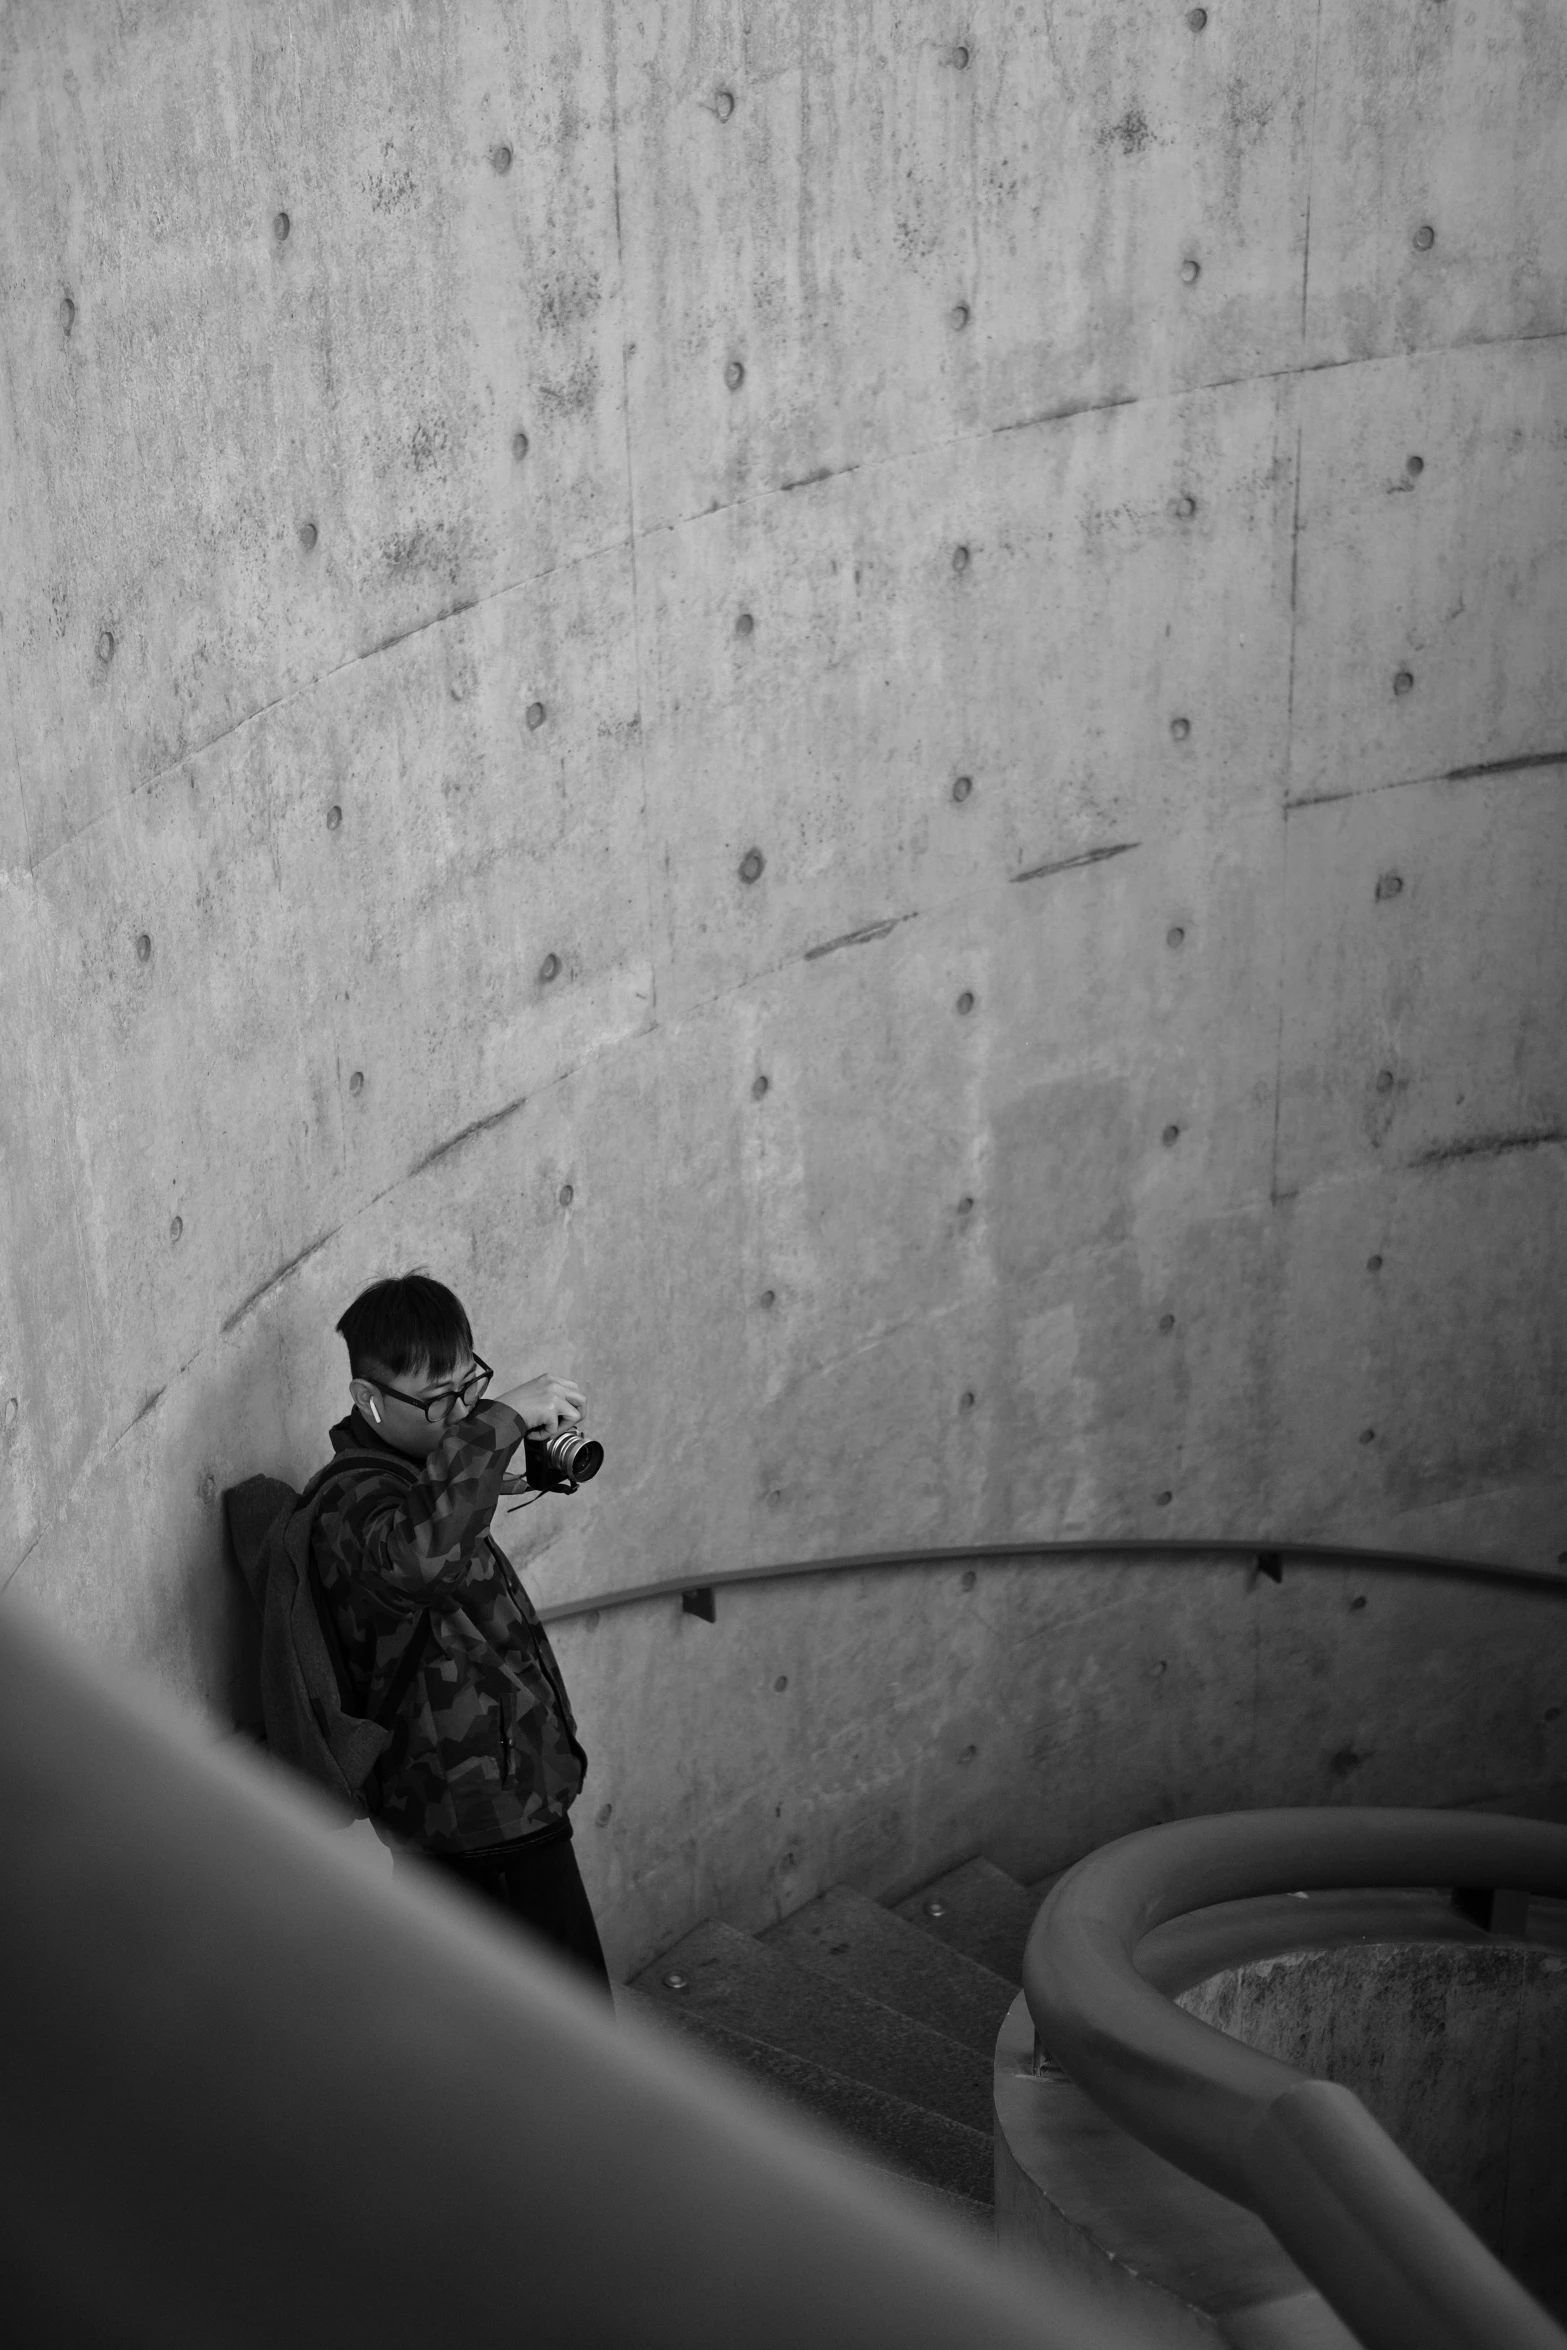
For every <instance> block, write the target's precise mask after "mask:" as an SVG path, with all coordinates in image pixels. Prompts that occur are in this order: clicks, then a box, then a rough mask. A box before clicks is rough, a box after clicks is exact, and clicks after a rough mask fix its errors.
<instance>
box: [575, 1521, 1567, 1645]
mask: <svg viewBox="0 0 1567 2350" xmlns="http://www.w3.org/2000/svg"><path fill="white" fill-rule="evenodd" d="M1078 1558H1116V1559H1125V1558H1175V1559H1185V1558H1244V1559H1250V1560H1251V1561H1252V1562H1253V1564H1254V1566H1255V1567H1256V1568H1257V1570H1258V1571H1259V1572H1260V1573H1262V1574H1264V1575H1266V1576H1268V1577H1269V1579H1270V1580H1271V1581H1274V1582H1278V1581H1280V1580H1281V1579H1282V1575H1283V1569H1284V1564H1285V1562H1286V1561H1293V1562H1294V1563H1296V1564H1298V1565H1303V1566H1337V1567H1344V1566H1349V1567H1364V1568H1367V1569H1369V1570H1372V1571H1385V1572H1390V1573H1395V1574H1396V1573H1400V1572H1402V1573H1406V1574H1409V1573H1413V1574H1437V1575H1453V1576H1457V1577H1458V1578H1459V1579H1460V1580H1467V1581H1470V1582H1484V1583H1510V1584H1517V1585H1522V1586H1524V1587H1526V1588H1528V1589H1530V1590H1537V1591H1553V1592H1558V1593H1567V1575H1564V1574H1558V1573H1557V1572H1556V1571H1555V1569H1554V1568H1551V1567H1521V1566H1514V1565H1508V1564H1503V1563H1500V1562H1498V1563H1496V1564H1494V1565H1493V1564H1491V1563H1490V1562H1488V1561H1486V1560H1483V1559H1460V1558H1450V1557H1446V1556H1444V1555H1443V1554H1442V1553H1441V1552H1429V1551H1415V1550H1361V1549H1357V1548H1355V1547H1354V1546H1352V1545H1351V1544H1347V1543H1336V1542H1287V1541H1281V1540H1278V1539H1276V1538H1275V1537H1274V1536H1272V1535H1262V1536H1259V1537H1258V1538H1257V1540H1255V1541H1237V1540H1235V1539H1234V1538H1232V1537H1228V1536H1226V1537H1224V1538H1223V1539H1221V1540H1215V1541H1211V1542H1203V1541H1195V1540H1188V1539H1186V1538H1184V1537H1182V1538H1180V1539H1176V1540H1170V1541H1156V1540H1149V1539H1146V1538H1144V1537H1140V1536H1139V1537H1131V1536H1128V1537H1127V1538H1125V1539H1124V1540H1120V1541H1117V1540H1114V1539H1112V1538H1108V1537H1105V1536H1094V1537H1092V1538H1088V1539H1085V1540H1083V1541H1079V1542H1072V1541H1066V1542H1056V1541H1050V1542H1044V1541H1041V1542H960V1543H948V1544H945V1545H939V1546H936V1547H932V1548H927V1549H922V1550H867V1551H855V1552H850V1553H848V1554H846V1555H845V1556H843V1557H834V1558H820V1559H793V1560H787V1561H781V1562H780V1563H778V1564H777V1565H773V1566H760V1567H702V1568H693V1569H691V1570H690V1571H689V1572H688V1573H686V1574H684V1575H682V1576H680V1577H678V1578H666V1579H665V1580H663V1581H660V1582H656V1583H628V1584H625V1585H623V1586H622V1587H621V1588H620V1589H618V1590H615V1591H600V1592H596V1593H589V1594H585V1595H584V1596H583V1597H582V1598H580V1599H560V1600H554V1601H552V1602H551V1603H550V1604H549V1605H548V1606H547V1607H541V1608H540V1609H539V1616H540V1619H541V1621H542V1622H544V1623H546V1624H559V1623H564V1622H565V1621H566V1620H567V1619H568V1618H569V1617H572V1616H590V1615H597V1614H599V1613H601V1612H602V1611H604V1610H607V1609H609V1608H617V1607H635V1606H638V1605H640V1604H641V1603H642V1602H644V1601H646V1600H655V1599H678V1600H681V1601H683V1602H687V1603H689V1602H691V1601H693V1600H696V1599H698V1598H700V1597H704V1596H705V1597H706V1598H707V1599H708V1601H709V1606H706V1607H702V1606H696V1607H690V1609H689V1612H690V1613H692V1614H703V1615H707V1614H709V1613H710V1602H711V1595H712V1594H713V1593H714V1592H716V1591H720V1590H723V1589H725V1588H727V1587H728V1586H729V1585H731V1584H735V1583H782V1582H789V1581H792V1580H793V1579H794V1578H795V1577H796V1576H804V1575H848V1574H853V1573H857V1572H859V1571H861V1570H865V1569H870V1568H888V1567H951V1566H960V1565H962V1564H963V1562H964V1561H965V1560H976V1561H984V1560H990V1559H1078Z"/></svg>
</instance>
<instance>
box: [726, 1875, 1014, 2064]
mask: <svg viewBox="0 0 1567 2350" xmlns="http://www.w3.org/2000/svg"><path fill="white" fill-rule="evenodd" d="M757 1940H758V1941H759V1942H761V1943H762V1944H763V1946H764V1947H765V1948H766V1949H768V1950H776V1951H779V1952H780V1953H781V1954H782V1955H783V1956H784V1957H785V1958H788V1959H790V1960H792V1961H793V1963H794V1964H795V1965H796V1966H798V1967H804V1968H806V1969H807V1970H808V1971H809V1972H810V1973H811V1974H813V1975H819V1976H820V1977H821V1978H822V1980H823V1981H824V1982H832V1983H847V1984H848V1985H849V1986H850V1987H851V1989H853V1990H856V1991H863V1992H865V1993H866V1994H867V1996H868V1997H870V1998H872V1999H879V2000H880V2001H881V2003H882V2005H883V2006H884V2007H892V2008H896V2009H897V2011H898V2013H899V2014H900V2015H906V2016H912V2017H913V2019H914V2021H915V2022H916V2023H921V2024H927V2025H929V2027H930V2029H931V2030H932V2031H933V2032H940V2033H942V2034H943V2035H944V2036H945V2037H946V2038H947V2039H949V2040H957V2041H959V2042H960V2043H961V2044H962V2046H963V2047H965V2048H972V2049H974V2050H975V2051H976V2053H977V2054H979V2055H980V2056H983V2057H984V2058H985V2060H986V2062H987V2063H989V2062H990V2060H991V2059H992V2057H993V2056H994V2053H995V2046H996V2034H997V2032H998V2031H999V2030H1000V2029H1001V2024H1002V2019H1003V2017H1004V2016H1005V2015H1006V2012H1007V2009H1008V2008H1009V2007H1010V2006H1011V2004H1012V1998H1013V1992H1014V1989H1015V1986H1014V1985H1013V1984H1011V1983H1008V1982H1005V1981H1003V1979H1002V1977H1001V1976H1000V1975H997V1974H993V1973H992V1971H991V1969H990V1968H989V1967H987V1966H980V1965H979V1964H978V1962H977V1961H976V1960H974V1959H972V1958H965V1956H964V1955H963V1953H962V1952H961V1951H960V1950H948V1949H946V1948H945V1947H944V1946H943V1945H942V1944H941V1943H939V1942H937V1941H935V1940H934V1939H933V1938H932V1937H931V1936H930V1935H929V1934H922V1933H920V1932H919V1931H918V1930H917V1928H915V1927H914V1926H911V1925H910V1924H908V1922H907V1921H906V1920H905V1919H903V1918H900V1917H896V1916H894V1914H893V1912H892V1911H891V1910H890V1909H884V1908H883V1907H882V1905H881V1903H880V1902H879V1901H869V1900H867V1899H866V1897H865V1895H864V1894H863V1893H853V1892H851V1891H850V1889H849V1887H848V1886H847V1885H834V1886H832V1887H830V1888H829V1890H828V1891H827V1892H825V1893H823V1894H821V1895H820V1896H819V1897H818V1899H817V1900H815V1901H809V1902H807V1903H806V1905H805V1907H804V1908H803V1909H797V1910H796V1911H795V1912H794V1914H793V1916H792V1917H787V1918H785V1919H784V1920H783V1922H782V1924H781V1925H776V1926H769V1927H767V1928H766V1930H765V1932H763V1933H761V1934H759V1935H758V1936H757Z"/></svg>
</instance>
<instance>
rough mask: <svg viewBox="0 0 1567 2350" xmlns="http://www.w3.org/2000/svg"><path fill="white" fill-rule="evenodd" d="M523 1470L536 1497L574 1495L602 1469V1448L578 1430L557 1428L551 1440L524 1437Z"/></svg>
mask: <svg viewBox="0 0 1567 2350" xmlns="http://www.w3.org/2000/svg"><path fill="white" fill-rule="evenodd" d="M522 1461H523V1468H524V1470H525V1471H526V1473H527V1479H528V1483H529V1484H530V1485H531V1486H532V1487H533V1489H534V1491H535V1492H537V1493H575V1492H576V1490H577V1487H578V1486H579V1485H585V1484H586V1483H587V1481H588V1479H589V1478H590V1477H596V1476H597V1475H598V1473H599V1471H600V1469H601V1468H602V1467H603V1466H604V1447H603V1446H602V1444H600V1443H599V1442H598V1441H597V1440H596V1438H594V1437H592V1436H584V1435H583V1434H582V1432H581V1430H580V1429H578V1428H558V1429H557V1430H556V1432H555V1434H554V1435H553V1436H525V1437H524V1438H523V1440H522Z"/></svg>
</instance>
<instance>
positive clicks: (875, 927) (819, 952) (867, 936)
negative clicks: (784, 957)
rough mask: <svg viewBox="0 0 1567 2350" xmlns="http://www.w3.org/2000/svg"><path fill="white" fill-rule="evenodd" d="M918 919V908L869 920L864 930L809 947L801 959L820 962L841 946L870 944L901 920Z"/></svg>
mask: <svg viewBox="0 0 1567 2350" xmlns="http://www.w3.org/2000/svg"><path fill="white" fill-rule="evenodd" d="M918 919H919V913H918V909H917V908H916V909H915V911H914V912H913V913H911V914H891V915H889V916H888V918H887V920H886V921H885V922H868V923H867V924H866V925H865V928H864V929H863V930H846V931H845V932H844V934H843V936H842V938H829V939H826V940H824V941H823V943H822V945H820V946H819V947H807V948H806V950H805V953H804V954H803V955H802V956H801V957H800V960H801V962H802V963H818V962H820V960H821V958H822V956H823V955H835V954H837V952H838V950H839V948H840V947H866V946H869V945H870V944H871V943H872V941H873V940H875V939H878V938H885V937H886V936H887V935H888V933H889V932H890V931H894V930H896V929H897V927H898V925H899V924H900V923H901V922H915V921H917V920H918Z"/></svg>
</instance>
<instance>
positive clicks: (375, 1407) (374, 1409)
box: [370, 1395, 381, 1428]
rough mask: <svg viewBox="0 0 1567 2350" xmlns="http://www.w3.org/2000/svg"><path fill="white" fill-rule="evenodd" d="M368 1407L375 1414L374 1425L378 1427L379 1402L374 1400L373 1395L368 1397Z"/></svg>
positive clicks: (379, 1419) (379, 1420)
mask: <svg viewBox="0 0 1567 2350" xmlns="http://www.w3.org/2000/svg"><path fill="white" fill-rule="evenodd" d="M370 1409H371V1411H372V1413H373V1414H374V1415H375V1424H376V1426H377V1427H378V1428H379V1426H380V1425H381V1407H380V1405H379V1404H378V1403H377V1402H376V1400H375V1397H374V1396H373V1395H372V1396H371V1398H370Z"/></svg>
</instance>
